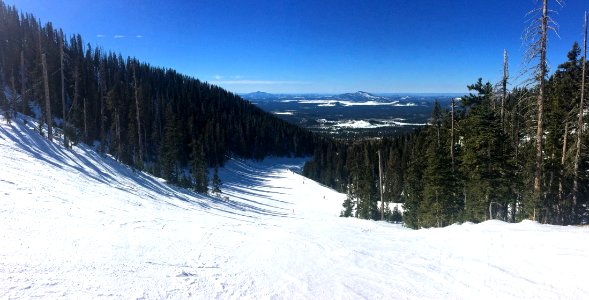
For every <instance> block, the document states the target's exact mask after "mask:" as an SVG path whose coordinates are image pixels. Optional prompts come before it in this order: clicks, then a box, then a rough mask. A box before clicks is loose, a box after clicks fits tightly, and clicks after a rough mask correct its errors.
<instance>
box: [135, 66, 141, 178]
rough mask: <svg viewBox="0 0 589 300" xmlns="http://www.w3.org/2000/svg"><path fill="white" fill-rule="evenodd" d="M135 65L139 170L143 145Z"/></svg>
mask: <svg viewBox="0 0 589 300" xmlns="http://www.w3.org/2000/svg"><path fill="white" fill-rule="evenodd" d="M135 65H136V63H134V64H133V81H134V88H135V113H136V117H137V139H138V141H137V142H138V146H139V166H138V167H139V168H142V167H143V143H141V118H140V117H139V116H140V110H139V88H138V87H137V74H136V70H135V68H136V67H135Z"/></svg>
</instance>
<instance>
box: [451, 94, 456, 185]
mask: <svg viewBox="0 0 589 300" xmlns="http://www.w3.org/2000/svg"><path fill="white" fill-rule="evenodd" d="M455 105H456V103H455V99H454V98H452V113H451V115H450V120H451V123H452V126H451V127H452V128H451V129H450V159H451V160H452V174H454V106H455Z"/></svg>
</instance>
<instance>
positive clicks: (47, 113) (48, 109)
mask: <svg viewBox="0 0 589 300" xmlns="http://www.w3.org/2000/svg"><path fill="white" fill-rule="evenodd" d="M41 63H42V64H43V83H44V86H45V119H46V121H47V138H48V139H49V140H50V141H52V140H53V128H52V124H51V123H52V122H51V101H50V98H49V78H48V77H47V58H46V57H45V53H43V54H41Z"/></svg>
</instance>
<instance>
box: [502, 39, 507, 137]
mask: <svg viewBox="0 0 589 300" xmlns="http://www.w3.org/2000/svg"><path fill="white" fill-rule="evenodd" d="M508 78H509V71H508V65H507V50H506V49H503V81H502V85H503V95H502V97H501V128H502V129H503V130H505V125H504V124H505V119H504V118H505V117H504V116H505V101H506V100H507V79H508Z"/></svg>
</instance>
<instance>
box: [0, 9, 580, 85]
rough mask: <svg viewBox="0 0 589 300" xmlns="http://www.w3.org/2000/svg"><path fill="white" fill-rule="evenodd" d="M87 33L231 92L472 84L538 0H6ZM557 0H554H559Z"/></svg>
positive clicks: (564, 27) (571, 23)
mask: <svg viewBox="0 0 589 300" xmlns="http://www.w3.org/2000/svg"><path fill="white" fill-rule="evenodd" d="M4 1H5V2H6V3H7V4H11V5H16V6H17V8H18V9H20V10H22V11H26V12H30V13H33V14H34V15H35V16H37V17H38V18H40V19H41V21H42V22H43V23H45V22H47V21H51V22H53V24H54V26H55V27H61V28H63V29H64V31H65V33H66V34H68V35H69V34H74V33H80V34H81V35H82V37H83V38H84V41H85V42H89V43H91V44H92V45H93V46H96V45H98V46H100V47H102V48H103V49H105V50H112V51H115V52H120V53H122V54H123V56H124V57H127V56H135V57H137V58H139V59H140V60H142V61H145V62H148V63H150V64H152V65H155V66H161V67H166V68H173V69H176V70H178V71H179V72H181V73H184V74H187V75H190V76H194V77H196V78H199V79H201V80H204V81H208V82H211V83H214V84H217V85H220V86H222V87H224V88H226V89H228V90H230V91H233V92H239V93H242V92H253V91H258V90H260V91H267V92H284V93H305V92H308V93H311V92H319V93H340V92H352V91H357V90H364V91H369V92H375V93H379V92H394V93H396V92H422V93H426V92H444V93H449V92H465V91H466V85H467V84H471V83H473V82H475V81H476V79H477V78H478V77H483V79H484V80H489V81H491V82H498V81H499V80H500V78H501V74H502V60H503V49H504V48H506V49H507V51H508V52H509V56H510V73H511V76H512V78H513V79H512V81H513V82H514V83H515V82H516V81H521V80H518V79H516V77H517V76H518V73H519V72H520V69H521V67H522V57H523V53H524V51H525V46H524V45H523V44H522V40H521V37H522V32H523V30H524V28H525V27H526V13H527V12H528V11H530V10H531V9H532V8H534V7H536V6H538V5H539V3H538V2H537V1H536V0H494V1H488V0H486V1H483V0H456V1H440V0H380V1H373V0H364V1H362V0H348V1H334V0H322V1H317V0H258V1H248V0H193V1H173V0H169V1H151V0H124V1H107V0H71V1H68V0H4ZM552 1H553V0H552ZM584 10H589V1H586V0H567V1H566V3H565V5H564V7H558V14H557V15H554V18H555V20H556V21H557V22H558V24H559V27H560V28H559V36H560V37H558V36H556V35H554V34H552V35H551V36H550V40H549V56H548V58H549V64H550V67H551V69H552V70H554V69H555V68H556V67H557V65H558V64H560V63H561V62H564V61H565V60H566V53H567V52H568V51H569V50H570V48H571V46H572V43H573V42H574V41H578V42H579V43H581V42H582V31H583V29H582V25H583V11H584Z"/></svg>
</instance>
